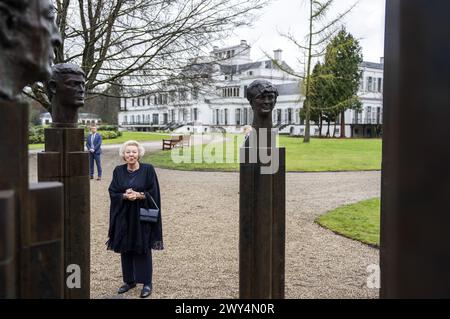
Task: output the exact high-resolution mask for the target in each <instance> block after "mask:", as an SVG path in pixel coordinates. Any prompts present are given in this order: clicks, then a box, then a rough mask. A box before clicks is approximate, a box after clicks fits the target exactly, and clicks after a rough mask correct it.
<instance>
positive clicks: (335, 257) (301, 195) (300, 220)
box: [30, 142, 380, 298]
mask: <svg viewBox="0 0 450 319" xmlns="http://www.w3.org/2000/svg"><path fill="white" fill-rule="evenodd" d="M160 145H161V144H160V142H157V143H148V144H147V145H146V148H147V150H148V151H153V150H156V149H159V147H160ZM102 163H103V171H104V176H103V180H102V181H101V182H98V181H95V180H93V181H91V194H92V195H91V212H92V215H91V254H92V255H91V297H92V298H122V297H123V298H138V296H139V291H140V289H135V290H132V291H130V292H128V293H127V294H125V296H120V297H119V296H117V295H116V290H117V288H118V287H119V286H120V285H121V283H122V274H121V269H120V258H119V256H118V254H115V253H113V252H110V251H107V250H106V249H105V245H104V243H105V241H106V239H107V231H108V214H109V211H108V210H109V198H108V194H107V188H108V186H109V183H110V181H111V173H112V170H113V168H114V167H115V166H116V165H119V164H121V160H120V159H119V157H118V155H117V149H116V148H108V149H107V150H105V152H104V155H103V158H102ZM156 171H157V174H158V178H159V181H160V186H161V192H162V193H161V196H162V217H163V231H164V242H165V248H166V249H165V250H164V251H156V252H154V254H153V260H154V261H153V265H154V274H153V282H154V284H153V285H154V289H153V294H152V298H238V295H239V291H238V287H239V285H238V235H239V234H238V216H239V201H238V198H239V194H238V191H239V175H238V174H237V173H210V172H182V171H172V170H165V169H157V170H156ZM286 179H287V180H286V183H287V184H286V201H287V202H286V225H287V226H286V227H287V229H286V298H377V296H378V290H376V289H375V290H374V289H368V288H367V287H366V280H367V276H368V274H367V273H366V267H367V266H368V265H370V264H378V250H376V249H373V248H370V247H368V246H366V245H363V244H360V243H358V242H356V241H352V240H349V239H346V238H343V237H341V236H338V235H335V234H334V233H332V232H330V231H328V230H325V229H323V228H321V227H319V226H318V225H316V224H315V223H314V219H315V218H316V217H317V216H319V215H321V214H323V213H324V212H326V211H327V210H330V209H333V208H336V207H338V206H341V205H343V204H348V203H353V202H357V201H360V200H363V199H367V198H372V197H376V196H379V189H380V172H346V173H305V174H302V173H288V174H287V177H286ZM30 180H31V181H35V180H36V155H35V154H31V155H30Z"/></svg>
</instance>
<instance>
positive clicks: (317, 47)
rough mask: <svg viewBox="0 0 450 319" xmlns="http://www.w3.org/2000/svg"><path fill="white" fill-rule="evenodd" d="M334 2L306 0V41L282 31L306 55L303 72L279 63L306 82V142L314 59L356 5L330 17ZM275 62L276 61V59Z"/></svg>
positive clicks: (309, 118) (308, 140) (330, 0)
mask: <svg viewBox="0 0 450 319" xmlns="http://www.w3.org/2000/svg"><path fill="white" fill-rule="evenodd" d="M334 2H335V0H305V3H307V6H308V32H307V34H306V36H305V40H304V41H300V40H297V38H296V37H295V35H293V34H292V33H281V35H282V36H283V37H285V38H287V39H288V40H289V41H290V42H291V43H293V44H294V45H295V46H296V47H297V48H298V49H299V51H300V52H303V53H304V56H305V61H304V64H305V68H304V70H303V73H300V72H292V70H290V69H286V68H284V67H283V65H280V64H278V67H279V68H281V69H282V70H283V71H285V72H287V73H289V74H291V75H294V76H296V77H298V78H299V79H300V80H301V81H303V82H304V84H303V88H304V94H305V100H304V105H303V108H304V111H303V112H302V114H304V115H305V136H304V139H303V142H304V143H309V142H310V139H311V128H310V122H311V107H310V103H311V98H312V96H311V73H312V69H313V68H312V66H313V63H314V60H315V59H319V58H320V57H322V56H323V55H324V54H325V48H326V45H327V43H328V42H329V41H330V39H331V38H332V37H333V36H334V35H335V34H336V33H337V32H338V31H339V30H340V28H341V25H342V20H343V18H344V17H345V16H346V15H347V14H348V13H349V12H350V11H351V10H352V9H353V8H354V7H355V6H356V3H355V4H353V5H352V6H350V7H349V8H348V9H347V10H345V11H344V12H342V13H339V14H337V15H336V16H335V17H334V18H332V19H329V18H328V13H329V11H330V9H331V8H332V6H333V4H334ZM274 62H275V63H276V61H274Z"/></svg>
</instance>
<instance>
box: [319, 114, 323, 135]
mask: <svg viewBox="0 0 450 319" xmlns="http://www.w3.org/2000/svg"><path fill="white" fill-rule="evenodd" d="M322 123H323V119H322V116H319V137H322Z"/></svg>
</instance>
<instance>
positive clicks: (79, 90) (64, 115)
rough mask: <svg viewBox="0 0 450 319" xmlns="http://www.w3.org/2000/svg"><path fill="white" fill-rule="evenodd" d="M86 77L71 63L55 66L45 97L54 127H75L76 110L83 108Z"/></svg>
mask: <svg viewBox="0 0 450 319" xmlns="http://www.w3.org/2000/svg"><path fill="white" fill-rule="evenodd" d="M85 80H86V76H85V73H84V72H83V70H82V69H81V68H80V67H79V66H77V65H75V64H71V63H61V64H56V65H54V66H53V68H52V75H51V78H50V80H49V81H48V83H47V95H48V97H49V99H50V102H51V104H52V119H53V126H54V127H76V126H77V122H78V108H80V107H83V106H84V95H85Z"/></svg>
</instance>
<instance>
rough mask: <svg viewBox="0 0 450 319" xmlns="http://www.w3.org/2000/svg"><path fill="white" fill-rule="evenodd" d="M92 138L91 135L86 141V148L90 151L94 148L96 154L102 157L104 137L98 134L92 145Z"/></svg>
mask: <svg viewBox="0 0 450 319" xmlns="http://www.w3.org/2000/svg"><path fill="white" fill-rule="evenodd" d="M91 136H92V134H89V135H88V137H87V139H86V147H87V149H88V151H90V150H91V149H92V148H93V149H94V154H95V155H100V154H101V153H102V136H101V135H100V134H99V133H96V134H95V137H94V144H92V143H91Z"/></svg>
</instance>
